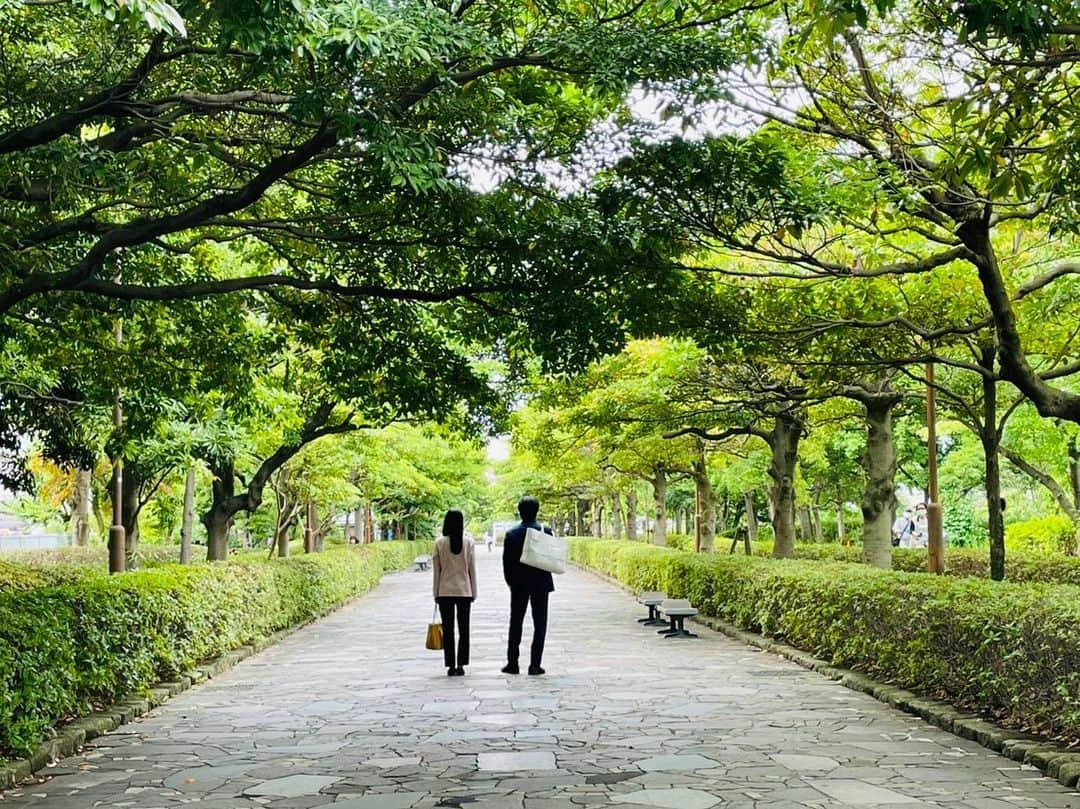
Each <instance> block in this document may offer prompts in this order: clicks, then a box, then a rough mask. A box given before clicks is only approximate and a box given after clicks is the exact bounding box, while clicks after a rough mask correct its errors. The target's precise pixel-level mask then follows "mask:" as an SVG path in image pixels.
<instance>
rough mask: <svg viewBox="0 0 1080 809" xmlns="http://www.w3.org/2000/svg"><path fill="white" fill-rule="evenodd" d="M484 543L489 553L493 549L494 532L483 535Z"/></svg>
mask: <svg viewBox="0 0 1080 809" xmlns="http://www.w3.org/2000/svg"><path fill="white" fill-rule="evenodd" d="M484 542H485V543H486V544H487V549H488V553H491V551H492V550H493V549H494V548H495V532H494V531H488V532H487V533H486V534H484Z"/></svg>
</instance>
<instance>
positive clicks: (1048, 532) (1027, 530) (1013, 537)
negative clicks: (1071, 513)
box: [1005, 514, 1078, 556]
mask: <svg viewBox="0 0 1080 809" xmlns="http://www.w3.org/2000/svg"><path fill="white" fill-rule="evenodd" d="M1005 548H1006V549H1007V550H1011V551H1020V552H1022V553H1033V554H1052V553H1065V554H1070V555H1073V556H1075V555H1076V553H1077V550H1078V549H1077V526H1076V525H1074V524H1073V521H1072V520H1070V519H1069V518H1068V517H1066V516H1064V515H1061V514H1051V515H1050V516H1048V517H1039V518H1038V519H1035V520H1024V521H1023V522H1014V523H1011V524H1009V525H1007V526H1005Z"/></svg>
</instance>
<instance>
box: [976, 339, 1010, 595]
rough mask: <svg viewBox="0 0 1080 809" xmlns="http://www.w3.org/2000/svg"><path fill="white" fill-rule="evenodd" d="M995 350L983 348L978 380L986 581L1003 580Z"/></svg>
mask: <svg viewBox="0 0 1080 809" xmlns="http://www.w3.org/2000/svg"><path fill="white" fill-rule="evenodd" d="M994 358H995V350H994V346H993V345H987V346H984V347H983V348H982V350H981V352H980V357H979V364H980V365H981V366H982V367H983V368H984V369H985V370H986V371H987V374H986V375H984V376H983V377H982V391H983V418H982V425H981V429H980V430H979V440H980V441H981V442H982V447H983V463H984V468H985V473H986V474H985V478H986V513H987V523H988V528H989V531H990V578H991V579H993V580H994V581H1001V580H1003V579H1004V578H1005V514H1004V510H1003V508H1002V505H1001V458H1000V456H999V450H998V447H999V446H1000V444H1001V431H1000V430H999V429H998V423H997V380H996V379H994V376H993V374H994Z"/></svg>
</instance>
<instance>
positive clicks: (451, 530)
mask: <svg viewBox="0 0 1080 809" xmlns="http://www.w3.org/2000/svg"><path fill="white" fill-rule="evenodd" d="M431 569H432V571H433V575H434V592H435V603H436V604H438V605H439V615H440V617H441V618H442V627H443V660H444V662H445V663H446V675H447V676H448V677H460V676H462V675H464V674H465V667H466V666H467V665H469V613H470V611H471V609H472V603H473V601H474V600H475V599H476V551H475V548H474V544H473V543H472V542H466V541H465V518H464V516H463V515H462V513H461V512H460V511H457V510H451V511H448V512H446V517H445V518H444V519H443V527H442V536H441V537H439V538H438V539H437V540H435V550H434V551H433V552H432V554H431ZM455 617H456V619H457V630H458V632H457V647H456V648H455V646H454V619H455Z"/></svg>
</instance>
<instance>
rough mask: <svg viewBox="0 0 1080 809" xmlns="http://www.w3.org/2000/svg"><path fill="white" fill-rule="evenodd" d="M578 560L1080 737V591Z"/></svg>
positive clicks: (651, 551)
mask: <svg viewBox="0 0 1080 809" xmlns="http://www.w3.org/2000/svg"><path fill="white" fill-rule="evenodd" d="M570 556H571V559H573V561H575V562H577V563H579V564H582V565H585V566H587V567H591V568H594V569H596V570H599V571H601V572H603V573H605V574H607V575H609V576H613V577H615V578H617V579H618V580H619V581H621V582H623V583H625V584H626V585H628V586H630V587H632V588H634V589H637V590H663V591H665V592H667V593H668V594H670V595H671V596H673V597H680V598H689V599H690V600H691V602H692V603H693V604H694V605H695V606H696V607H698V609H699V610H701V611H702V612H703V613H704V614H707V615H713V616H716V617H718V618H721V619H723V620H725V621H727V622H729V623H732V624H735V625H736V626H739V627H741V628H744V629H749V630H752V631H755V632H760V633H762V634H765V635H769V636H772V637H778V638H782V639H783V640H784V641H785V642H787V643H789V644H791V645H792V646H795V647H798V648H800V649H803V650H805V651H807V652H810V653H812V654H814V655H815V656H817V657H821V658H824V659H826V660H829V661H831V662H832V663H833V664H834V665H838V666H843V667H846V668H851V669H856V670H859V671H863V672H866V673H868V674H870V675H871V676H873V677H875V678H877V679H880V680H886V681H889V682H894V683H898V684H900V685H902V686H904V687H906V688H909V689H911V690H913V691H916V692H919V693H922V694H926V695H931V696H934V697H938V698H942V697H944V698H946V699H948V700H950V701H952V702H953V703H955V704H957V705H960V706H962V707H965V708H969V709H976V710H979V711H981V712H983V713H985V714H989V715H991V716H993V717H994V718H996V719H998V720H999V721H1002V722H1004V723H1006V724H1009V725H1013V726H1017V727H1023V728H1026V729H1034V730H1038V731H1040V732H1043V733H1045V734H1047V735H1051V736H1055V737H1061V738H1068V739H1075V738H1077V737H1078V736H1080V588H1077V587H1074V586H1070V585H1046V584H1036V583H1029V584H1012V583H1007V582H990V581H980V580H978V579H975V578H949V577H937V576H931V575H928V574H911V573H902V572H889V571H881V570H875V569H872V568H868V567H862V566H858V567H857V566H854V565H850V564H839V563H837V564H831V563H828V562H815V563H814V564H806V563H805V562H800V561H798V560H784V561H780V560H772V559H764V558H759V557H752V556H751V557H747V556H726V555H715V554H714V555H706V556H702V555H700V554H693V553H685V552H681V551H674V550H669V549H665V548H656V547H651V546H648V545H642V544H640V543H627V542H616V541H611V540H573V541H572V542H571V550H570Z"/></svg>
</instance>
